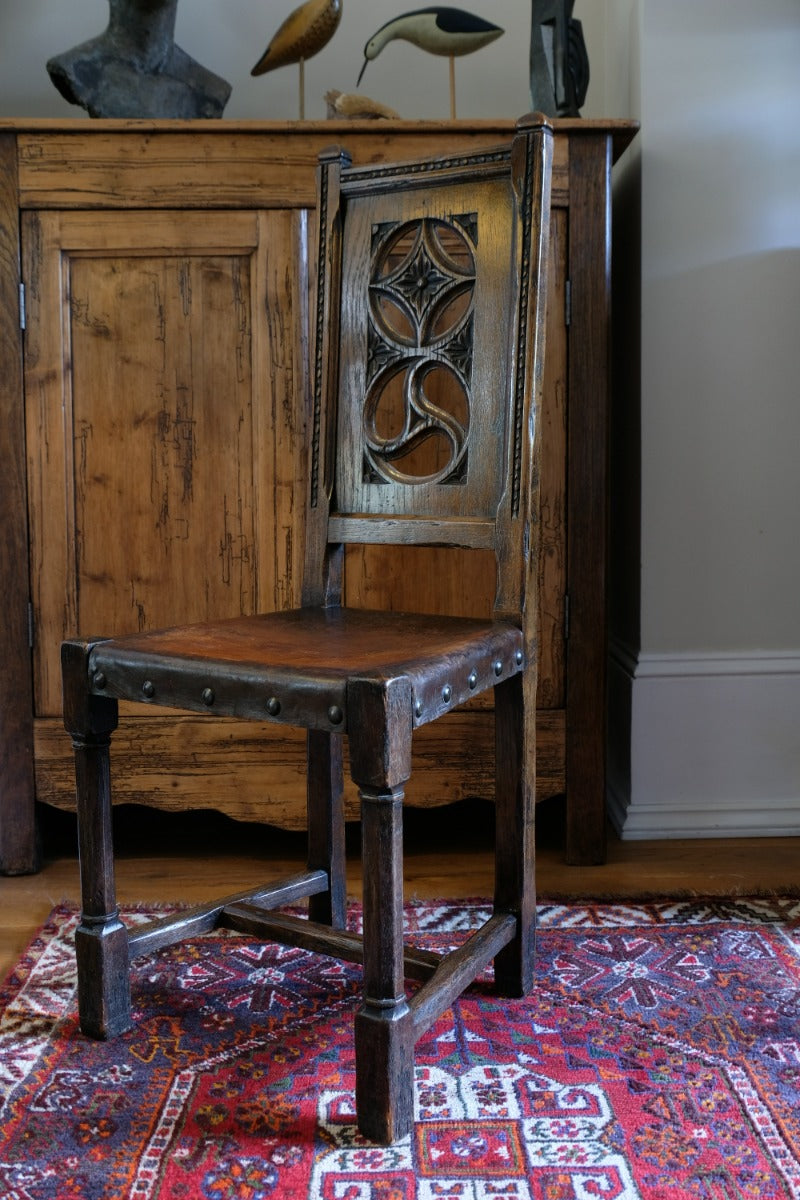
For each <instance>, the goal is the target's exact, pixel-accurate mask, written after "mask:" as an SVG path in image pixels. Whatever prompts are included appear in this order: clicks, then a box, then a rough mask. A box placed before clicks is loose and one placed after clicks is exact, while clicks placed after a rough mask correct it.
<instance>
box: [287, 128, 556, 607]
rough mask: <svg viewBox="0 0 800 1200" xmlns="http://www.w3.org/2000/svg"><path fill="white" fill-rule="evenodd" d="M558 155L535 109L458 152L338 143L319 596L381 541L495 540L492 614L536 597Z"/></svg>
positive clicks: (325, 231) (315, 418) (323, 282)
mask: <svg viewBox="0 0 800 1200" xmlns="http://www.w3.org/2000/svg"><path fill="white" fill-rule="evenodd" d="M551 161H552V130H551V129H550V128H549V126H547V125H546V123H544V122H542V123H541V124H540V123H538V121H537V119H536V118H533V119H532V120H531V121H530V122H528V121H527V120H525V121H523V122H520V124H519V125H518V132H517V135H516V136H515V138H514V140H513V142H512V144H511V146H510V147H508V146H506V147H501V148H499V149H497V150H483V151H475V152H473V153H465V154H460V155H458V156H454V157H453V158H449V159H448V158H446V157H442V158H439V159H436V160H430V161H428V162H425V163H416V164H411V165H406V166H404V165H402V164H397V165H392V166H386V165H380V166H365V167H361V166H360V167H351V166H350V165H349V164H348V161H347V159H346V156H345V155H343V154H341V153H340V152H338V151H331V152H329V153H328V154H326V155H323V156H322V158H321V162H320V172H319V214H320V241H319V260H318V281H319V282H318V289H317V310H316V351H315V370H314V375H313V404H312V428H311V463H310V473H309V508H308V512H309V526H308V537H307V539H306V563H305V568H306V569H305V577H304V590H303V597H304V603H306V604H313V603H320V602H322V603H338V602H339V597H340V595H341V559H342V556H341V554H340V553H339V551H338V549H337V548H338V547H341V546H343V545H346V544H348V543H350V544H352V543H362V544H370V543H373V544H374V543H378V544H386V545H390V544H402V545H434V546H442V545H452V546H462V547H468V548H470V549H473V550H478V549H481V550H491V551H494V553H495V557H496V563H497V591H496V595H495V604H494V611H495V612H502V613H515V612H518V611H519V610H520V609H521V608H522V607H524V597H525V594H526V591H527V585H528V580H529V578H531V570H532V564H535V563H536V554H537V530H536V524H537V520H538V502H537V486H538V482H537V469H536V462H537V450H536V447H537V442H538V434H537V428H538V420H537V401H538V395H539V393H540V390H541V372H542V361H543V345H544V309H545V304H544V296H545V271H546V258H547V230H548V221H549V202H550V166H551ZM326 547H327V549H326Z"/></svg>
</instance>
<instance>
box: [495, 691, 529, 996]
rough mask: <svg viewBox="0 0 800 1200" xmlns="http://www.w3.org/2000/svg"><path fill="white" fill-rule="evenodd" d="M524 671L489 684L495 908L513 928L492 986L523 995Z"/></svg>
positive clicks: (525, 888) (525, 835)
mask: <svg viewBox="0 0 800 1200" xmlns="http://www.w3.org/2000/svg"><path fill="white" fill-rule="evenodd" d="M532 692H533V686H532V684H531V679H530V676H529V675H528V674H527V673H523V674H521V675H514V676H512V678H511V679H507V680H505V682H503V683H500V684H498V685H497V686H496V687H495V689H494V704H495V710H494V711H495V772H496V774H495V781H496V782H495V792H496V794H495V824H496V828H495V895H494V911H495V912H496V913H513V914H514V916H515V917H516V920H517V934H516V937H515V938H514V940H513V941H512V942H510V943H509V945H508V946H505V947H504V948H503V950H501V952H500V953H499V954H498V955H497V957H496V958H495V960H494V978H495V987H496V989H497V991H498V992H499V993H500V995H503V996H525V995H527V994H528V992H529V991H530V990H531V988H532V987H533V980H534V955H535V940H536V878H535V853H536V851H535V844H534V804H535V795H534V771H535V765H534V764H535V762H536V697H535V694H531V693H532Z"/></svg>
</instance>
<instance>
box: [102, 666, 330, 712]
mask: <svg viewBox="0 0 800 1200" xmlns="http://www.w3.org/2000/svg"><path fill="white" fill-rule="evenodd" d="M107 682H108V681H107V680H106V677H105V675H104V674H103V672H102V671H98V672H97V673H96V674H95V675H94V676H93V678H92V684H93V685H94V687H96V688H97V690H98V692H102V691H103V689H104V688H105V687H106V684H107ZM155 694H156V685H155V684H154V683H153V682H152V680H150V679H145V681H144V683H143V684H142V695H143V696H144V698H145V699H146V700H152V699H153V697H154V696H155ZM200 699H201V700H202V701H203V704H205V706H206V707H207V708H211V706H212V705H213V704H214V701H215V700H216V696H215V695H214V690H213V688H210V687H206V688H203V690H202V692H201V693H200ZM266 709H267V712H268V713H269V715H270V716H271V717H277V716H279V715H280V711H281V702H280V700H279V699H278V697H277V696H270V698H269V700H268V701H267V704H266ZM328 720H329V721H330V723H331V725H341V723H342V721H343V720H344V713H343V712H342V710H341V708H339V705H338V704H332V705H331V706H330V708H329V709H328Z"/></svg>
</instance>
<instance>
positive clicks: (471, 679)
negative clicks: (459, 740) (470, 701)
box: [414, 650, 525, 717]
mask: <svg viewBox="0 0 800 1200" xmlns="http://www.w3.org/2000/svg"><path fill="white" fill-rule="evenodd" d="M524 661H525V655H524V654H523V653H522V651H521V650H517V651H516V653H515V655H514V662H515V663H516V665H517V666H518V667H521V666H522V664H523V662H524ZM492 670H493V671H494V673H495V675H496V676H497V677H498V679H499V677H500V676H501V675H502V674H503V660H502V659H500V658H496V659H495V661H494V662H493V663H492ZM467 684H468V685H469V690H470V691H471V692H474V690H475V688H476V687H477V686H478V672H477V671H475V670H472V671H470V673H469V675H468V676H467ZM452 699H453V689H452V687H451V686H450V684H449V683H446V684H445V685H444V687H443V688H442V700H443V702H444V703H445V704H449V703H450V701H451V700H452ZM423 711H424V705H423V703H422V701H421V700H417V702H416V704H415V705H414V716H415V717H421V716H422V713H423Z"/></svg>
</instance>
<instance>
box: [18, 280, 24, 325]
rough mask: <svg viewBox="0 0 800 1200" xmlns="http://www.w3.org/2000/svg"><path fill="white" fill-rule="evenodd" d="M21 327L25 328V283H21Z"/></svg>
mask: <svg viewBox="0 0 800 1200" xmlns="http://www.w3.org/2000/svg"><path fill="white" fill-rule="evenodd" d="M19 327H20V329H24V328H25V284H24V283H21V284H20V285H19Z"/></svg>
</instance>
